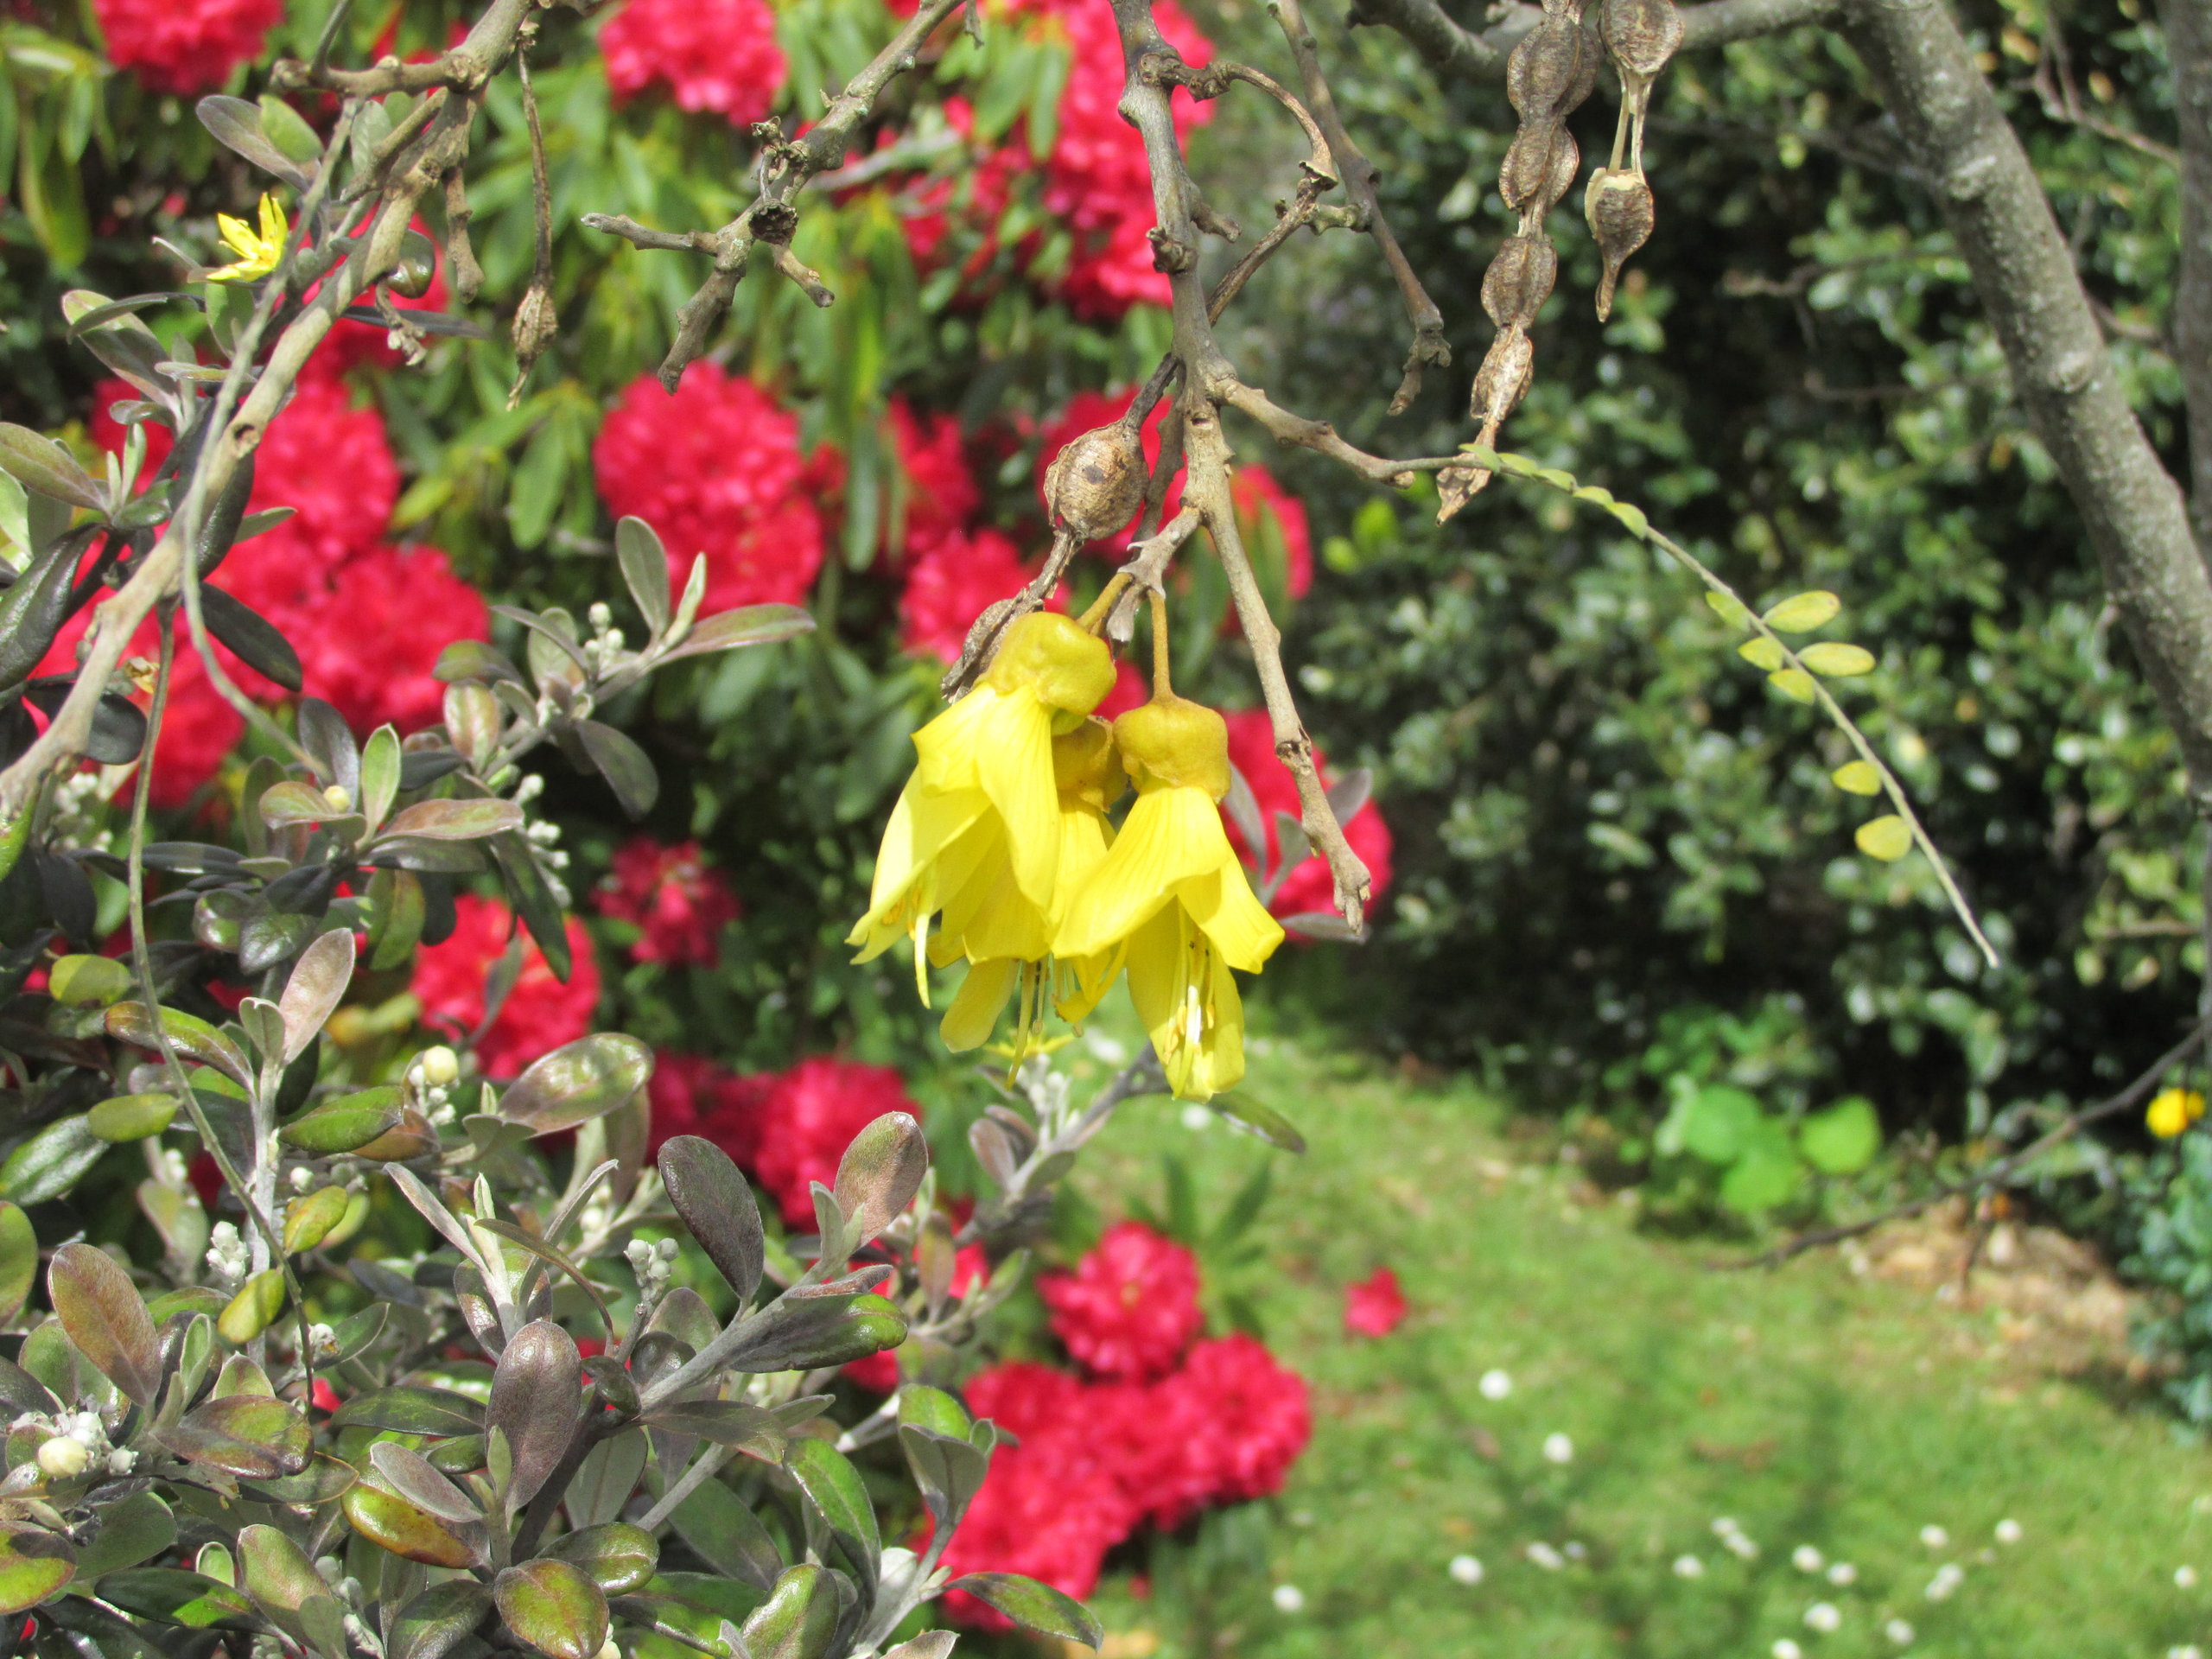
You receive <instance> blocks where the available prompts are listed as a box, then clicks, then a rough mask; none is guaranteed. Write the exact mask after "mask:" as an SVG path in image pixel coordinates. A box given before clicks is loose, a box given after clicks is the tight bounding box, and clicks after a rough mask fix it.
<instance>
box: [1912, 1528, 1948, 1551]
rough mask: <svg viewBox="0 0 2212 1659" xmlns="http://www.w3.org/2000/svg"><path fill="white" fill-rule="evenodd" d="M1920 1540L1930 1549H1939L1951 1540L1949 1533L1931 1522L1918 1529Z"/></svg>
mask: <svg viewBox="0 0 2212 1659" xmlns="http://www.w3.org/2000/svg"><path fill="white" fill-rule="evenodd" d="M1920 1541H1921V1542H1922V1543H1923V1544H1925V1545H1927V1546H1928V1548H1930V1549H1941V1548H1943V1547H1944V1546H1945V1545H1946V1544H1948V1543H1949V1542H1950V1541H1951V1535H1950V1534H1949V1533H1948V1532H1946V1531H1944V1530H1943V1529H1942V1528H1941V1527H1938V1526H1935V1525H1933V1524H1931V1525H1929V1526H1925V1527H1923V1528H1922V1529H1920Z"/></svg>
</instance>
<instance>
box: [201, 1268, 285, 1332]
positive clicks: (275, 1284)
mask: <svg viewBox="0 0 2212 1659" xmlns="http://www.w3.org/2000/svg"><path fill="white" fill-rule="evenodd" d="M283 1311H284V1270H283V1268H265V1269H264V1270H263V1271H262V1272H260V1273H257V1274H254V1275H253V1276H252V1277H251V1279H248V1280H247V1281H245V1283H244V1284H242V1285H240V1286H239V1287H238V1294H237V1295H235V1296H233V1297H232V1298H231V1300H230V1305H229V1306H227V1307H226V1308H224V1310H223V1311H222V1313H220V1314H219V1315H218V1316H217V1317H216V1319H215V1329H216V1330H218V1331H219V1332H222V1335H223V1340H224V1341H226V1342H232V1343H236V1344H239V1345H240V1346H244V1345H245V1344H247V1343H249V1342H251V1341H252V1340H253V1339H254V1338H256V1337H257V1336H259V1335H260V1334H261V1333H262V1332H264V1331H266V1330H267V1329H268V1328H269V1326H270V1322H271V1321H273V1320H274V1319H276V1317H277V1315H278V1314H279V1313H283Z"/></svg>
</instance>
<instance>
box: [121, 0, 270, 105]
mask: <svg viewBox="0 0 2212 1659" xmlns="http://www.w3.org/2000/svg"><path fill="white" fill-rule="evenodd" d="M92 11H93V14H94V15H95V16H98V17H99V24H100V35H101V36H102V38H104V39H105V41H106V42H107V56H108V61H109V62H111V63H112V64H114V65H115V67H117V68H118V69H128V70H129V71H130V73H132V74H134V75H136V76H137V78H138V79H139V81H140V82H141V83H142V84H143V85H144V86H146V87H147V89H148V90H149V91H151V92H173V93H175V94H177V95H179V96H189V95H190V94H192V93H194V92H207V91H210V90H212V89H213V88H214V87H217V86H221V85H222V84H223V83H224V82H225V81H226V80H228V79H230V78H231V71H232V70H233V69H235V68H237V67H238V65H240V64H242V63H251V62H252V61H253V60H254V59H256V58H257V57H259V56H260V55H261V42H262V37H263V36H264V35H267V34H268V32H269V31H270V29H273V28H275V27H276V25H277V23H278V22H281V21H282V20H283V16H284V0H92Z"/></svg>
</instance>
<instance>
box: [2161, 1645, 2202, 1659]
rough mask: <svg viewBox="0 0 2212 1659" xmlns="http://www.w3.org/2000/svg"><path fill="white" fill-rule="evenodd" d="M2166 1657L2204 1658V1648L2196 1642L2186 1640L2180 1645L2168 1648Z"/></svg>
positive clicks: (2183, 1658)
mask: <svg viewBox="0 0 2212 1659" xmlns="http://www.w3.org/2000/svg"><path fill="white" fill-rule="evenodd" d="M2166 1659H2204V1650H2203V1649H2201V1648H2199V1647H2198V1646H2197V1645H2196V1643H2194V1642H2184V1643H2182V1644H2181V1645H2180V1646H2179V1647H2177V1648H2168V1649H2166Z"/></svg>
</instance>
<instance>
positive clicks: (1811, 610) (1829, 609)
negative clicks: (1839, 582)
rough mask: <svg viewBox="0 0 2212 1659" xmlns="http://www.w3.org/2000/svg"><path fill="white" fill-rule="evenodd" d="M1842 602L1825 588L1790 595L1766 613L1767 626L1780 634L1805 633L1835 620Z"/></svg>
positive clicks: (1841, 607)
mask: <svg viewBox="0 0 2212 1659" xmlns="http://www.w3.org/2000/svg"><path fill="white" fill-rule="evenodd" d="M1842 609H1843V601H1841V600H1840V599H1838V598H1837V597H1836V596H1835V595H1834V594H1831V593H1829V592H1828V591H1827V589H1825V588H1814V589H1813V590H1812V591H1811V592H1810V593H1803V594H1791V595H1790V596H1789V598H1788V599H1785V600H1783V601H1782V602H1781V603H1780V604H1779V605H1777V606H1776V607H1774V608H1773V609H1772V610H1770V611H1769V612H1768V613H1766V616H1765V617H1764V621H1765V623H1766V625H1767V626H1769V627H1770V628H1772V629H1774V630H1776V631H1777V632H1781V633H1806V632H1810V631H1811V630H1812V629H1814V628H1817V627H1819V626H1821V624H1823V623H1825V622H1831V621H1834V620H1835V616H1836V613H1838V612H1839V611H1840V610H1842Z"/></svg>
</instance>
